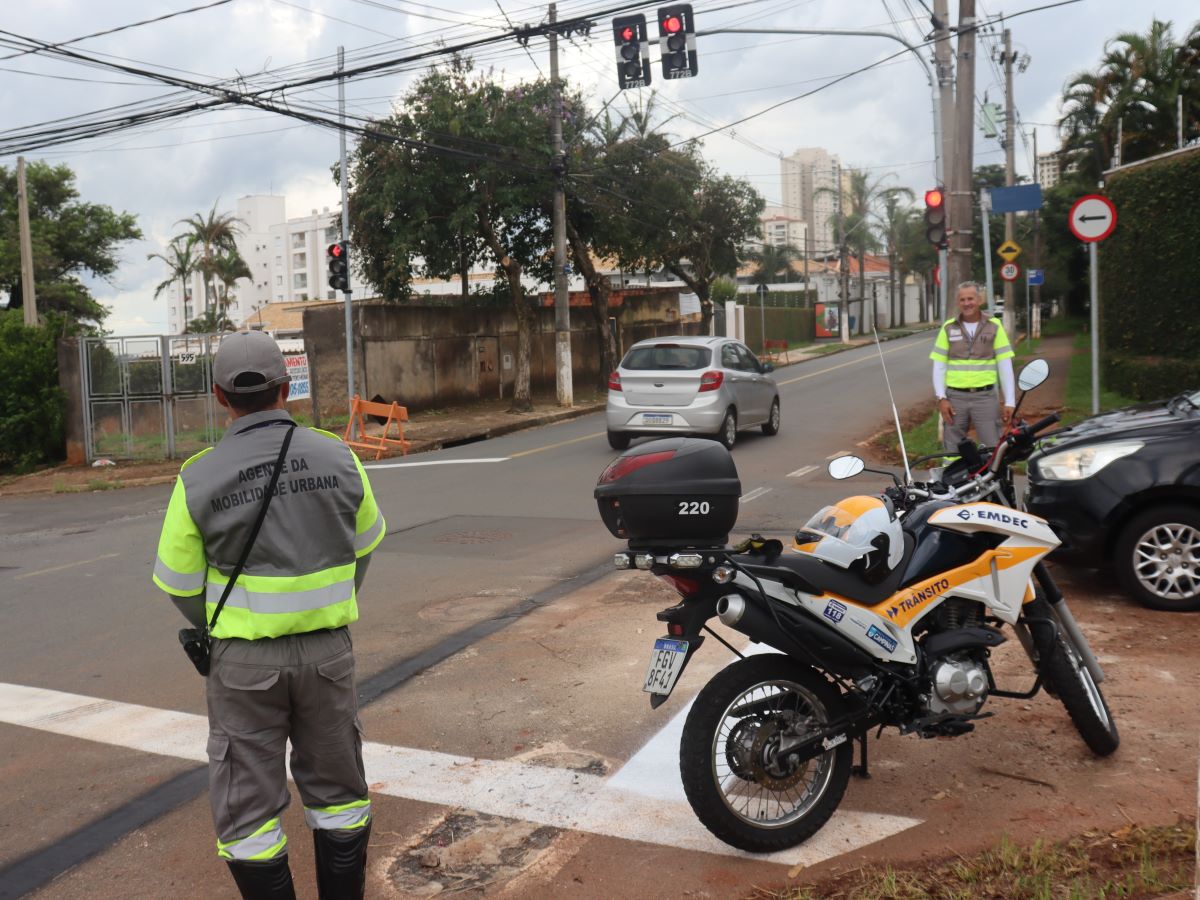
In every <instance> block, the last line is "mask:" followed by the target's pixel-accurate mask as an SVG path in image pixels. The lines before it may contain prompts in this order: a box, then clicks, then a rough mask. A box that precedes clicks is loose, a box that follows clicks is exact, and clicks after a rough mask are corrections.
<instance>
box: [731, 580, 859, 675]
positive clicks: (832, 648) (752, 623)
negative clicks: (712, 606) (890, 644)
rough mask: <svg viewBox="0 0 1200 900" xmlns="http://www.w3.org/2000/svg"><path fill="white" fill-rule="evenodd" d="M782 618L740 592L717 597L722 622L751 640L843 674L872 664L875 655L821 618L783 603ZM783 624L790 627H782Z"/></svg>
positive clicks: (780, 611)
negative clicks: (810, 618) (809, 616)
mask: <svg viewBox="0 0 1200 900" xmlns="http://www.w3.org/2000/svg"><path fill="white" fill-rule="evenodd" d="M776 612H777V613H778V614H779V620H780V621H779V622H777V621H776V620H775V617H774V616H772V615H771V613H770V612H768V611H767V610H766V609H764V608H763V607H762V605H761V604H759V603H757V602H755V601H752V600H747V599H746V598H745V597H743V596H742V595H740V594H726V595H725V596H724V597H721V598H720V599H719V600H718V601H717V617H718V618H719V619H720V620H721V623H722V624H724V625H727V626H729V627H730V628H732V629H734V630H735V631H739V632H741V633H742V634H744V635H746V637H748V638H750V640H752V641H755V642H756V643H759V644H766V645H767V646H769V647H774V648H775V649H776V650H778V651H780V652H781V653H786V654H787V655H789V656H794V657H796V658H797V659H800V660H802V661H804V662H806V663H808V664H809V665H811V666H814V667H816V668H820V669H830V670H832V671H834V672H837V673H839V674H852V672H853V670H854V669H856V668H858V667H861V666H866V665H870V663H871V658H870V656H868V655H867V653H866V651H864V650H860V649H859V648H858V647H856V646H854V644H852V643H850V641H848V640H847V639H846V638H844V637H842V636H841V635H840V634H838V633H837V632H836V631H833V630H832V629H830V628H828V627H826V626H824V625H822V624H821V623H820V622H810V621H808V620H806V619H805V618H804V617H803V616H802V615H798V614H797V613H795V612H794V611H792V610H790V609H787V608H783V607H780V608H778V609H777V610H776ZM781 623H782V624H783V626H784V627H785V629H786V630H784V629H781V628H780V624H781Z"/></svg>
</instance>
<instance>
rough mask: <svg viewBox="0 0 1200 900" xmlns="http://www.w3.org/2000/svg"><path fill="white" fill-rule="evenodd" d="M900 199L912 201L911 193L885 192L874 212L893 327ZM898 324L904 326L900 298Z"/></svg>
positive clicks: (903, 210) (903, 211)
mask: <svg viewBox="0 0 1200 900" xmlns="http://www.w3.org/2000/svg"><path fill="white" fill-rule="evenodd" d="M901 199H907V200H908V201H909V202H910V203H911V202H912V200H913V192H912V191H910V190H909V189H908V188H893V189H892V190H890V191H887V192H885V193H884V194H883V195H882V196H881V197H880V198H879V200H878V203H877V205H876V208H875V210H874V216H875V221H876V224H877V225H878V226H879V232H880V234H881V235H882V237H883V243H884V248H885V249H886V251H887V258H888V304H889V305H888V312H889V316H888V322H889V323H890V324H891V325H893V326H895V325H896V324H897V317H896V267H897V265H898V263H899V253H900V249H899V247H900V232H901V228H902V226H903V223H904V218H905V214H906V212H907V210H906V208H905V207H903V206H901V205H900V201H901ZM899 324H901V325H903V324H904V298H903V297H901V298H900V317H899Z"/></svg>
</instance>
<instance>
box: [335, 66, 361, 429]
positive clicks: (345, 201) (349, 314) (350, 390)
mask: <svg viewBox="0 0 1200 900" xmlns="http://www.w3.org/2000/svg"><path fill="white" fill-rule="evenodd" d="M337 56H338V72H341V71H343V69H344V68H345V50H344V49H343V48H342V47H338V53H337ZM338 124H339V125H340V126H341V127H340V128H338V139H339V144H340V153H341V162H340V165H339V168H338V181H340V182H341V184H342V240H343V241H349V240H350V199H349V193H350V191H349V185H348V182H349V177H348V173H347V172H346V79H345V78H343V77H341V76H340V75H339V76H338ZM350 294H351V291H350V264H349V261H347V264H346V287H345V289H344V290H343V291H342V300H343V305H344V306H345V311H346V318H345V326H346V394H347V397H348V400H349V402H348V403H347V405H346V409H347V410H349V409H352V408H353V407H354V311H353V310H352V309H351V304H350ZM355 424H356V423H355V420H354V417H353V416H351V417H350V439H351V440H355V439H356V438H357V437H358V433H357V432H358V429H357V428H356V427H355Z"/></svg>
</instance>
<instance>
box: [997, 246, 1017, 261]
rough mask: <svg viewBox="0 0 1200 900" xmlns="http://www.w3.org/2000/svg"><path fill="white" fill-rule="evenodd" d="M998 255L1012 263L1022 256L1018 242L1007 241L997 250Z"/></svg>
mask: <svg viewBox="0 0 1200 900" xmlns="http://www.w3.org/2000/svg"><path fill="white" fill-rule="evenodd" d="M996 255H997V256H999V257H1000V258H1001V259H1002V260H1004V261H1005V262H1012V261H1013V260H1014V259H1016V258H1017V257H1018V256H1020V255H1021V248H1020V246H1019V245H1018V244H1017V242H1016V241H1005V242H1004V243H1003V244H1001V245H1000V246H999V247H997V248H996Z"/></svg>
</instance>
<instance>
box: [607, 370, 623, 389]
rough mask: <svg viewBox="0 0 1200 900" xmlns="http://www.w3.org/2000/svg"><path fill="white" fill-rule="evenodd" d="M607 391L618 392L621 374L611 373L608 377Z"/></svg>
mask: <svg viewBox="0 0 1200 900" xmlns="http://www.w3.org/2000/svg"><path fill="white" fill-rule="evenodd" d="M608 389H609V390H610V391H619V390H620V389H621V373H620V372H613V373H612V374H611V375H609V376H608Z"/></svg>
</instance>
